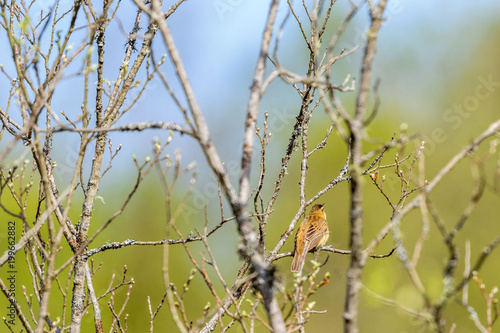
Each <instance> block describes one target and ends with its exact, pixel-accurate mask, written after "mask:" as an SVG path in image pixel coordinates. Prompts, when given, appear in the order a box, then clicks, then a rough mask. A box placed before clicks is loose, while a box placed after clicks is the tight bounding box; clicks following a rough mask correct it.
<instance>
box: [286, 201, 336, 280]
mask: <svg viewBox="0 0 500 333" xmlns="http://www.w3.org/2000/svg"><path fill="white" fill-rule="evenodd" d="M324 206H325V204H321V205H314V206H313V207H312V208H311V211H310V212H309V216H307V218H305V219H304V221H302V223H301V224H300V226H299V229H298V230H297V233H296V234H295V249H294V250H293V252H294V253H293V261H292V267H291V271H292V272H302V268H303V267H304V262H305V259H306V254H307V252H313V251H316V250H317V249H319V248H320V247H322V246H323V245H325V243H326V241H327V240H328V237H329V236H330V231H329V230H328V222H327V221H326V213H325V207H324Z"/></svg>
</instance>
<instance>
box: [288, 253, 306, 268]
mask: <svg viewBox="0 0 500 333" xmlns="http://www.w3.org/2000/svg"><path fill="white" fill-rule="evenodd" d="M306 254H307V251H302V253H297V251H295V254H294V255H293V261H292V268H291V271H292V272H302V268H303V267H304V262H305V260H306Z"/></svg>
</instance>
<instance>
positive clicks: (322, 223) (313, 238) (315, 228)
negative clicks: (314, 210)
mask: <svg viewBox="0 0 500 333" xmlns="http://www.w3.org/2000/svg"><path fill="white" fill-rule="evenodd" d="M327 234H328V224H327V222H326V220H324V219H320V220H318V221H316V222H315V223H310V224H309V225H308V228H307V230H306V237H305V238H306V243H307V251H306V252H309V251H310V250H312V249H314V248H316V247H317V246H318V245H319V244H320V242H321V239H322V238H323V237H324V236H325V235H327Z"/></svg>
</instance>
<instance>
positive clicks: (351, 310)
mask: <svg viewBox="0 0 500 333" xmlns="http://www.w3.org/2000/svg"><path fill="white" fill-rule="evenodd" d="M386 4H387V0H380V1H379V3H378V4H377V6H370V19H371V23H370V28H369V30H368V40H367V42H366V46H365V52H364V56H363V61H362V64H361V78H360V86H359V92H358V96H357V99H356V109H355V112H354V117H353V119H352V120H351V121H350V122H349V125H350V130H351V144H352V165H351V166H352V168H351V209H350V229H351V234H350V247H351V251H352V252H351V263H350V266H349V270H348V271H347V282H346V284H347V286H346V287H347V290H346V300H345V308H344V332H346V333H356V332H358V304H359V289H360V286H361V270H362V268H363V266H364V264H365V260H364V257H363V255H362V251H363V208H362V204H363V193H362V191H363V189H362V179H361V177H362V170H361V163H362V155H363V142H362V140H363V133H364V131H365V128H364V125H363V124H364V121H365V116H366V105H367V101H368V96H369V92H370V85H371V72H372V65H373V60H374V58H375V51H376V45H377V39H378V32H379V30H380V27H381V25H382V13H383V12H384V9H385V5H386Z"/></svg>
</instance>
